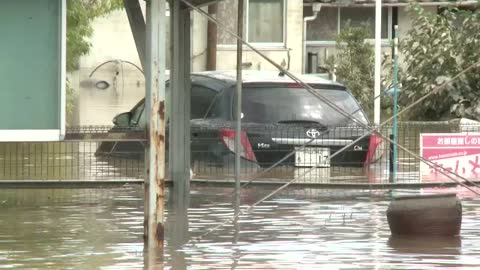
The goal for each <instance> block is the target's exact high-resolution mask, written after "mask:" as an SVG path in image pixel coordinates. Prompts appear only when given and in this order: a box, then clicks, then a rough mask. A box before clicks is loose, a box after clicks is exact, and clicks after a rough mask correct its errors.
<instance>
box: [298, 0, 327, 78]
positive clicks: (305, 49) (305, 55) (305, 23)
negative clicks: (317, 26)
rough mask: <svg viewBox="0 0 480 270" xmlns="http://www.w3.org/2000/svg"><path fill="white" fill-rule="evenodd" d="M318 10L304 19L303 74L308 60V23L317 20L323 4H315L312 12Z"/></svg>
mask: <svg viewBox="0 0 480 270" xmlns="http://www.w3.org/2000/svg"><path fill="white" fill-rule="evenodd" d="M313 9H318V10H314V11H313V15H312V16H309V17H305V18H303V65H302V73H305V69H306V66H305V65H306V62H307V61H306V58H307V22H309V21H313V20H315V19H317V16H318V13H319V12H320V10H321V9H322V4H318V3H317V4H313V5H312V10H313Z"/></svg>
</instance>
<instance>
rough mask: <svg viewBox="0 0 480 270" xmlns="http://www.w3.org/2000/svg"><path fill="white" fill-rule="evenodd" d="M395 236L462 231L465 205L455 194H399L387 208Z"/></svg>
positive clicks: (391, 228) (449, 233)
mask: <svg viewBox="0 0 480 270" xmlns="http://www.w3.org/2000/svg"><path fill="white" fill-rule="evenodd" d="M387 220H388V225H389V226H390V231H391V233H392V235H421V236H428V235H430V236H455V235H459V234H460V228H461V224H462V204H461V202H460V200H459V199H458V198H457V196H456V194H452V193H448V194H434V195H416V196H402V197H396V198H394V200H393V201H392V202H391V203H390V206H389V207H388V210H387Z"/></svg>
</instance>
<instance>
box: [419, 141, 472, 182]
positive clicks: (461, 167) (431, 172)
mask: <svg viewBox="0 0 480 270" xmlns="http://www.w3.org/2000/svg"><path fill="white" fill-rule="evenodd" d="M420 156H422V157H423V158H425V159H426V160H429V161H431V162H433V163H435V164H437V165H438V166H440V167H442V168H443V170H446V171H452V172H455V173H456V174H458V175H460V176H462V177H465V178H467V179H470V180H472V179H478V178H480V133H427V134H425V133H424V134H420ZM420 176H421V178H422V180H433V181H435V180H446V179H448V178H447V177H446V176H444V175H442V174H441V173H439V172H438V171H436V170H435V169H434V168H433V167H432V166H429V165H427V164H425V163H424V162H421V161H420ZM452 176H453V175H452Z"/></svg>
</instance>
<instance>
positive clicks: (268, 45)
mask: <svg viewBox="0 0 480 270" xmlns="http://www.w3.org/2000/svg"><path fill="white" fill-rule="evenodd" d="M279 1H282V2H283V14H282V29H283V30H282V41H281V42H250V40H249V32H248V31H249V26H250V25H249V21H250V20H249V12H248V11H249V7H250V0H247V1H245V2H244V10H245V13H244V23H245V24H244V25H245V26H244V28H243V32H244V33H243V34H244V37H243V38H244V39H245V40H246V41H247V42H248V43H250V44H251V45H253V46H258V47H263V48H285V44H286V40H287V6H288V0H279ZM217 46H218V48H219V49H233V48H236V47H237V44H217ZM243 47H245V46H243Z"/></svg>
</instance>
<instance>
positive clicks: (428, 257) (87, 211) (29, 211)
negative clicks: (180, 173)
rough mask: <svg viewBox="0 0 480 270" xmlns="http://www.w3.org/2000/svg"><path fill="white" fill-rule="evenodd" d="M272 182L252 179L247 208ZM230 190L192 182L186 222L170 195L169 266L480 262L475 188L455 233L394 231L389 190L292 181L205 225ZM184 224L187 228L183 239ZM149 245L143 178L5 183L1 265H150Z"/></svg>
mask: <svg viewBox="0 0 480 270" xmlns="http://www.w3.org/2000/svg"><path fill="white" fill-rule="evenodd" d="M272 190H273V187H272V188H267V187H258V186H249V187H247V188H245V189H244V190H243V191H242V207H241V209H245V208H246V207H247V205H249V204H252V203H254V202H256V201H257V200H258V199H260V198H262V197H263V196H265V195H266V194H268V193H269V192H270V191H272ZM232 191H233V189H232V188H228V187H227V188H220V187H212V186H192V192H191V197H190V206H189V208H188V223H187V222H185V220H183V221H182V220H181V219H178V217H177V220H176V221H173V218H172V215H171V214H170V213H171V212H172V211H171V210H172V207H173V206H172V204H170V203H168V204H167V215H166V217H167V220H168V221H167V233H166V238H167V239H166V248H165V257H164V262H163V264H164V266H165V269H177V268H179V267H180V268H182V267H184V268H188V269H447V268H448V269H474V268H477V267H480V244H479V243H480V230H478V227H479V226H480V211H479V210H478V209H479V207H478V206H479V204H480V200H479V199H477V198H475V197H472V196H466V197H465V198H463V199H462V204H463V223H462V230H461V235H460V236H459V237H453V238H405V237H401V238H394V237H391V236H390V231H389V228H388V223H387V220H386V214H385V213H386V209H387V207H388V205H389V198H390V193H389V192H388V191H354V190H322V189H305V188H295V189H293V188H290V189H287V190H285V191H283V192H281V193H280V194H278V195H276V196H274V197H272V198H270V199H269V200H267V201H266V202H264V203H262V204H260V205H259V206H258V207H256V208H254V209H253V210H252V211H251V212H249V213H245V214H242V215H241V216H240V217H239V219H238V220H234V221H232V222H228V224H227V225H226V226H223V227H221V228H220V229H219V230H216V231H213V232H211V233H209V234H207V235H205V232H207V231H208V230H209V229H210V228H212V227H214V226H216V225H218V224H221V223H223V222H224V221H225V220H227V219H230V218H231V217H232V215H233V214H234V211H235V210H234V207H232V202H231V200H232V196H231V195H232ZM411 192H413V191H411ZM169 210H170V211H169ZM182 224H183V225H186V224H188V227H187V226H181V225H182ZM182 230H184V231H183V232H182ZM179 233H180V234H182V235H183V236H186V238H185V239H183V240H182V241H183V242H182V241H181V242H182V244H180V245H179V244H178V239H179V237H178V235H177V234H179ZM199 235H204V237H203V238H201V239H200V240H196V241H192V240H191V238H192V237H197V236H199ZM189 239H190V240H189ZM143 255H144V253H143V187H142V186H140V185H131V186H125V187H119V188H110V189H70V190H66V189H31V190H26V189H23V190H20V189H16V190H14V189H11V190H7V189H3V190H0V269H142V268H143V264H144V257H143ZM174 265H175V268H174V267H173V266H174Z"/></svg>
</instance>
